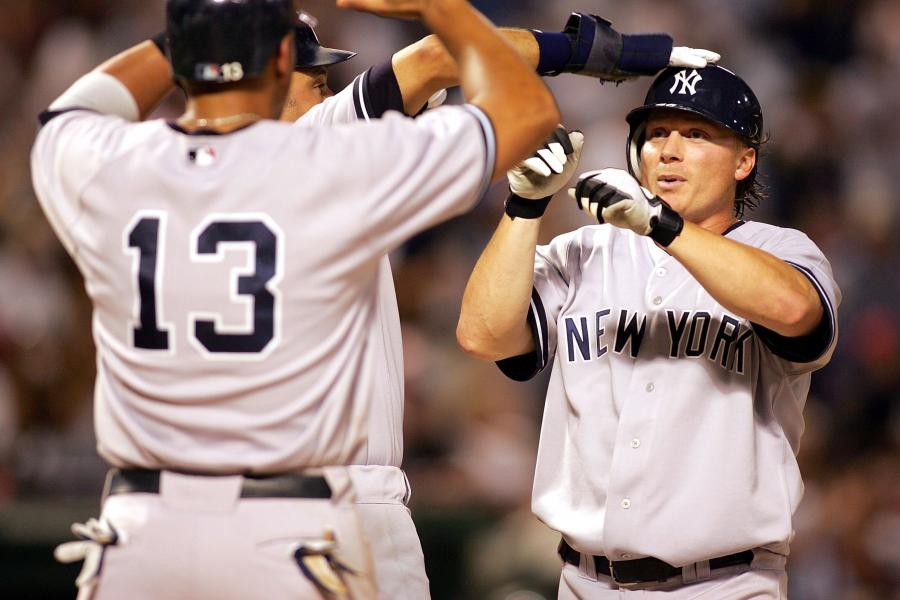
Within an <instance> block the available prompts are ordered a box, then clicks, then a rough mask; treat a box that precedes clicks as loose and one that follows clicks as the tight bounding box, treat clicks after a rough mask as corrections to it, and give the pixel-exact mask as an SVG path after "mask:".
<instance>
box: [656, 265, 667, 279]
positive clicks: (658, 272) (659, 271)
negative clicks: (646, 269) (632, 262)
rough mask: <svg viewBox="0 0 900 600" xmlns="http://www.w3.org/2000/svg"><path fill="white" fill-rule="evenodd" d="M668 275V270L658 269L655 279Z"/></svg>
mask: <svg viewBox="0 0 900 600" xmlns="http://www.w3.org/2000/svg"><path fill="white" fill-rule="evenodd" d="M668 273H669V270H668V269H667V268H665V267H660V268H658V269H657V270H656V276H657V277H665V276H666V275H667V274H668Z"/></svg>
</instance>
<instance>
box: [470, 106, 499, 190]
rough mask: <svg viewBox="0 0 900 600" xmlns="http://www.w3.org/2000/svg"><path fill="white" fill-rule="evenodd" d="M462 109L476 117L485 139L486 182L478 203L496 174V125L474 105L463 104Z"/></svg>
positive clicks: (483, 184)
mask: <svg viewBox="0 0 900 600" xmlns="http://www.w3.org/2000/svg"><path fill="white" fill-rule="evenodd" d="M462 107H463V108H464V109H465V110H467V111H469V112H470V113H472V114H473V115H475V118H476V119H478V123H479V124H480V125H481V134H482V136H483V137H484V155H485V157H484V181H482V182H481V188H480V189H479V190H478V201H479V202H481V199H482V198H484V194H485V192H487V189H488V186H490V185H491V175H493V174H494V163H495V162H496V161H497V138H496V137H495V136H494V124H493V123H491V119H490V117H488V116H487V114H485V112H484V111H483V110H481V109H480V108H478V107H477V106H475V105H474V104H463V105H462Z"/></svg>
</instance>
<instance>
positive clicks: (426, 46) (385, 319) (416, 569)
mask: <svg viewBox="0 0 900 600" xmlns="http://www.w3.org/2000/svg"><path fill="white" fill-rule="evenodd" d="M500 32H501V34H502V35H503V36H504V38H505V39H506V40H507V42H509V43H510V44H511V45H512V46H513V47H514V48H515V49H516V51H517V52H518V54H519V55H520V56H521V57H522V58H523V59H524V60H525V63H526V64H528V65H529V67H531V68H533V69H535V70H537V71H538V72H540V73H542V74H545V75H547V74H552V73H559V72H567V73H568V72H574V73H576V74H580V75H588V76H593V77H600V78H601V79H612V78H614V77H616V76H622V75H624V74H625V73H624V72H621V71H620V72H619V74H618V75H616V74H615V73H614V71H615V69H612V68H611V65H609V64H605V63H602V62H601V59H599V58H596V52H593V51H591V49H592V48H594V47H597V48H601V47H603V44H609V45H614V44H616V43H617V41H618V43H620V44H621V45H622V46H623V48H625V47H627V48H628V51H629V52H630V53H631V54H633V55H634V58H629V56H630V55H629V54H625V55H624V56H622V55H617V57H616V58H618V59H619V61H620V62H619V63H618V64H620V65H621V64H622V63H621V60H622V59H623V58H624V60H625V61H626V63H625V64H627V66H628V67H629V69H630V71H629V75H632V76H633V75H636V74H639V73H651V72H652V73H655V72H656V71H658V70H659V69H661V68H662V67H664V66H665V65H666V64H669V63H674V64H692V65H703V64H706V61H707V60H716V59H718V55H716V54H715V53H713V52H709V51H706V50H702V49H690V48H683V47H674V48H673V44H672V40H671V38H669V37H668V36H665V35H661V34H636V35H624V36H619V34H618V33H617V32H616V31H614V30H613V29H612V28H610V27H609V24H608V23H606V22H605V21H603V20H602V19H601V18H600V17H597V16H593V15H586V14H582V13H574V14H573V15H572V16H571V17H570V18H569V21H568V22H567V24H566V28H565V32H562V33H545V32H535V31H530V30H524V29H502V30H500ZM579 39H581V40H584V39H589V40H591V43H592V45H587V46H585V45H584V44H581V46H580V47H581V49H582V51H583V52H584V56H583V57H580V58H578V57H575V58H573V55H572V52H571V48H572V47H579V45H578V44H577V41H578V40H579ZM295 42H296V46H297V62H296V69H295V73H294V75H293V81H292V83H291V89H290V91H289V93H288V100H287V102H286V104H285V110H284V112H283V113H282V119H285V120H289V121H293V120H295V119H296V122H297V126H298V127H306V126H310V125H311V124H312V125H315V124H320V125H321V124H333V123H339V122H354V121H357V120H369V119H373V118H380V117H381V116H383V115H384V114H385V113H386V112H387V111H389V110H395V111H398V112H405V113H406V114H408V115H416V114H418V113H419V112H420V111H421V110H422V108H423V106H425V105H426V104H427V105H429V106H433V105H434V104H436V103H439V102H440V101H441V100H442V95H441V92H442V91H443V88H445V87H447V86H450V85H456V83H457V82H458V77H459V74H458V70H457V65H456V63H455V62H454V61H453V58H452V57H451V56H450V55H449V54H448V53H447V51H446V50H445V49H444V48H443V46H442V44H441V43H440V41H438V40H437V38H435V37H434V36H429V37H426V38H424V39H422V40H420V41H418V42H416V43H414V44H412V45H410V46H408V47H407V48H404V49H402V50H400V51H398V52H397V53H395V54H394V55H393V56H392V57H391V59H390V60H389V61H385V62H384V63H380V64H376V65H375V66H373V67H372V68H370V69H368V70H367V71H366V72H364V73H362V74H360V75H359V76H358V77H357V78H355V79H354V80H353V82H352V83H351V84H350V85H348V86H347V87H346V88H345V89H344V90H342V91H341V92H339V93H338V94H337V95H333V94H332V92H331V90H330V89H329V87H328V82H327V68H328V67H329V66H330V65H332V64H336V63H338V62H343V61H345V60H348V59H350V58H352V57H353V56H354V54H353V53H352V52H347V51H345V50H336V49H333V48H324V47H322V46H321V44H320V43H319V40H318V38H317V37H316V35H315V32H314V31H313V29H312V27H311V26H310V25H309V23H308V22H307V21H304V20H301V21H300V22H299V23H298V24H297V25H296V35H295ZM567 50H568V52H566V51H567ZM589 51H591V52H589ZM591 53H593V54H594V56H595V58H594V59H593V60H591V61H588V60H587V59H588V57H589V56H590V54H591ZM629 60H630V62H628V61H629ZM564 61H565V62H564ZM369 327H370V336H369V338H368V340H367V343H368V344H369V345H371V346H372V347H377V348H380V349H379V351H378V352H377V353H376V356H377V357H378V358H377V360H378V361H379V363H380V364H378V365H377V366H376V368H374V369H373V378H374V386H373V388H372V389H373V393H372V399H371V401H372V410H371V412H370V414H369V432H368V446H367V453H366V461H365V463H364V464H359V465H351V466H350V467H349V469H348V470H349V473H350V475H351V479H352V480H353V483H354V487H355V489H356V495H357V508H358V510H359V514H360V517H361V523H362V526H363V529H364V531H365V532H366V534H367V536H368V539H369V541H370V545H371V547H372V553H373V555H374V556H375V557H376V559H375V561H374V562H375V575H376V578H377V581H378V587H379V594H380V597H381V598H384V599H385V600H388V599H389V600H405V599H408V600H423V599H427V598H428V597H429V588H428V578H427V575H426V573H425V564H424V558H423V556H422V549H421V544H420V542H419V538H418V535H417V533H416V529H415V525H414V524H413V521H412V518H411V516H410V512H409V509H407V507H406V503H407V502H408V500H409V497H410V489H409V485H408V482H407V481H406V477H405V475H404V474H403V472H402V471H401V470H400V468H399V467H400V464H401V462H402V456H403V438H402V421H403V362H402V348H401V335H400V319H399V313H398V310H397V299H396V294H395V292H394V283H393V278H392V275H391V265H390V262H389V260H388V257H387V256H384V257H383V258H382V260H381V264H380V266H379V274H378V305H377V308H376V311H375V316H374V318H373V319H372V320H371V322H370V325H369Z"/></svg>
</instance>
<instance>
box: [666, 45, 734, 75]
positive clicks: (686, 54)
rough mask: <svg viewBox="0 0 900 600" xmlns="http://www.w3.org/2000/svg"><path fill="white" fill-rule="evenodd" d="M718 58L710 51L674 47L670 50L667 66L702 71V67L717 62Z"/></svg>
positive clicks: (715, 53)
mask: <svg viewBox="0 0 900 600" xmlns="http://www.w3.org/2000/svg"><path fill="white" fill-rule="evenodd" d="M720 58H722V57H721V56H720V55H719V54H718V53H717V52H713V51H712V50H704V49H703V48H688V47H687V46H675V47H674V48H672V54H671V55H669V66H670V67H686V68H688V69H702V68H703V67H706V66H708V65H713V64H715V63H717V62H719V59H720Z"/></svg>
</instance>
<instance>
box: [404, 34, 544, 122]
mask: <svg viewBox="0 0 900 600" xmlns="http://www.w3.org/2000/svg"><path fill="white" fill-rule="evenodd" d="M499 32H500V35H501V36H502V37H503V39H505V40H506V41H507V42H508V43H509V44H510V45H511V46H512V47H513V48H514V49H515V51H516V53H517V54H518V55H519V56H520V57H521V58H522V60H524V61H525V64H526V65H528V66H529V67H530V68H531V69H536V68H537V64H538V60H539V56H540V49H539V48H538V45H537V42H536V41H535V38H534V35H533V34H532V33H531V31H528V30H525V29H500V30H499ZM391 63H392V65H393V69H394V74H395V75H396V77H397V83H398V84H399V85H400V92H401V94H402V95H403V106H404V110H405V112H406V113H407V114H410V115H414V114H416V113H418V112H419V110H421V108H422V107H423V106H424V105H425V103H426V102H427V101H428V99H429V98H430V97H431V96H433V95H434V94H435V93H437V92H438V91H440V90H442V89H445V88H448V87H453V86H455V85H459V68H458V67H457V65H456V61H455V60H453V57H452V56H451V55H450V53H449V52H448V51H447V48H445V47H444V45H443V44H442V43H441V41H440V39H438V37H437V36H435V35H429V36H427V37H425V38H422V39H421V40H419V41H418V42H416V43H414V44H411V45H409V46H407V47H406V48H403V49H402V50H400V51H399V52H397V53H396V54H394V56H393V58H392V60H391Z"/></svg>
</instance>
